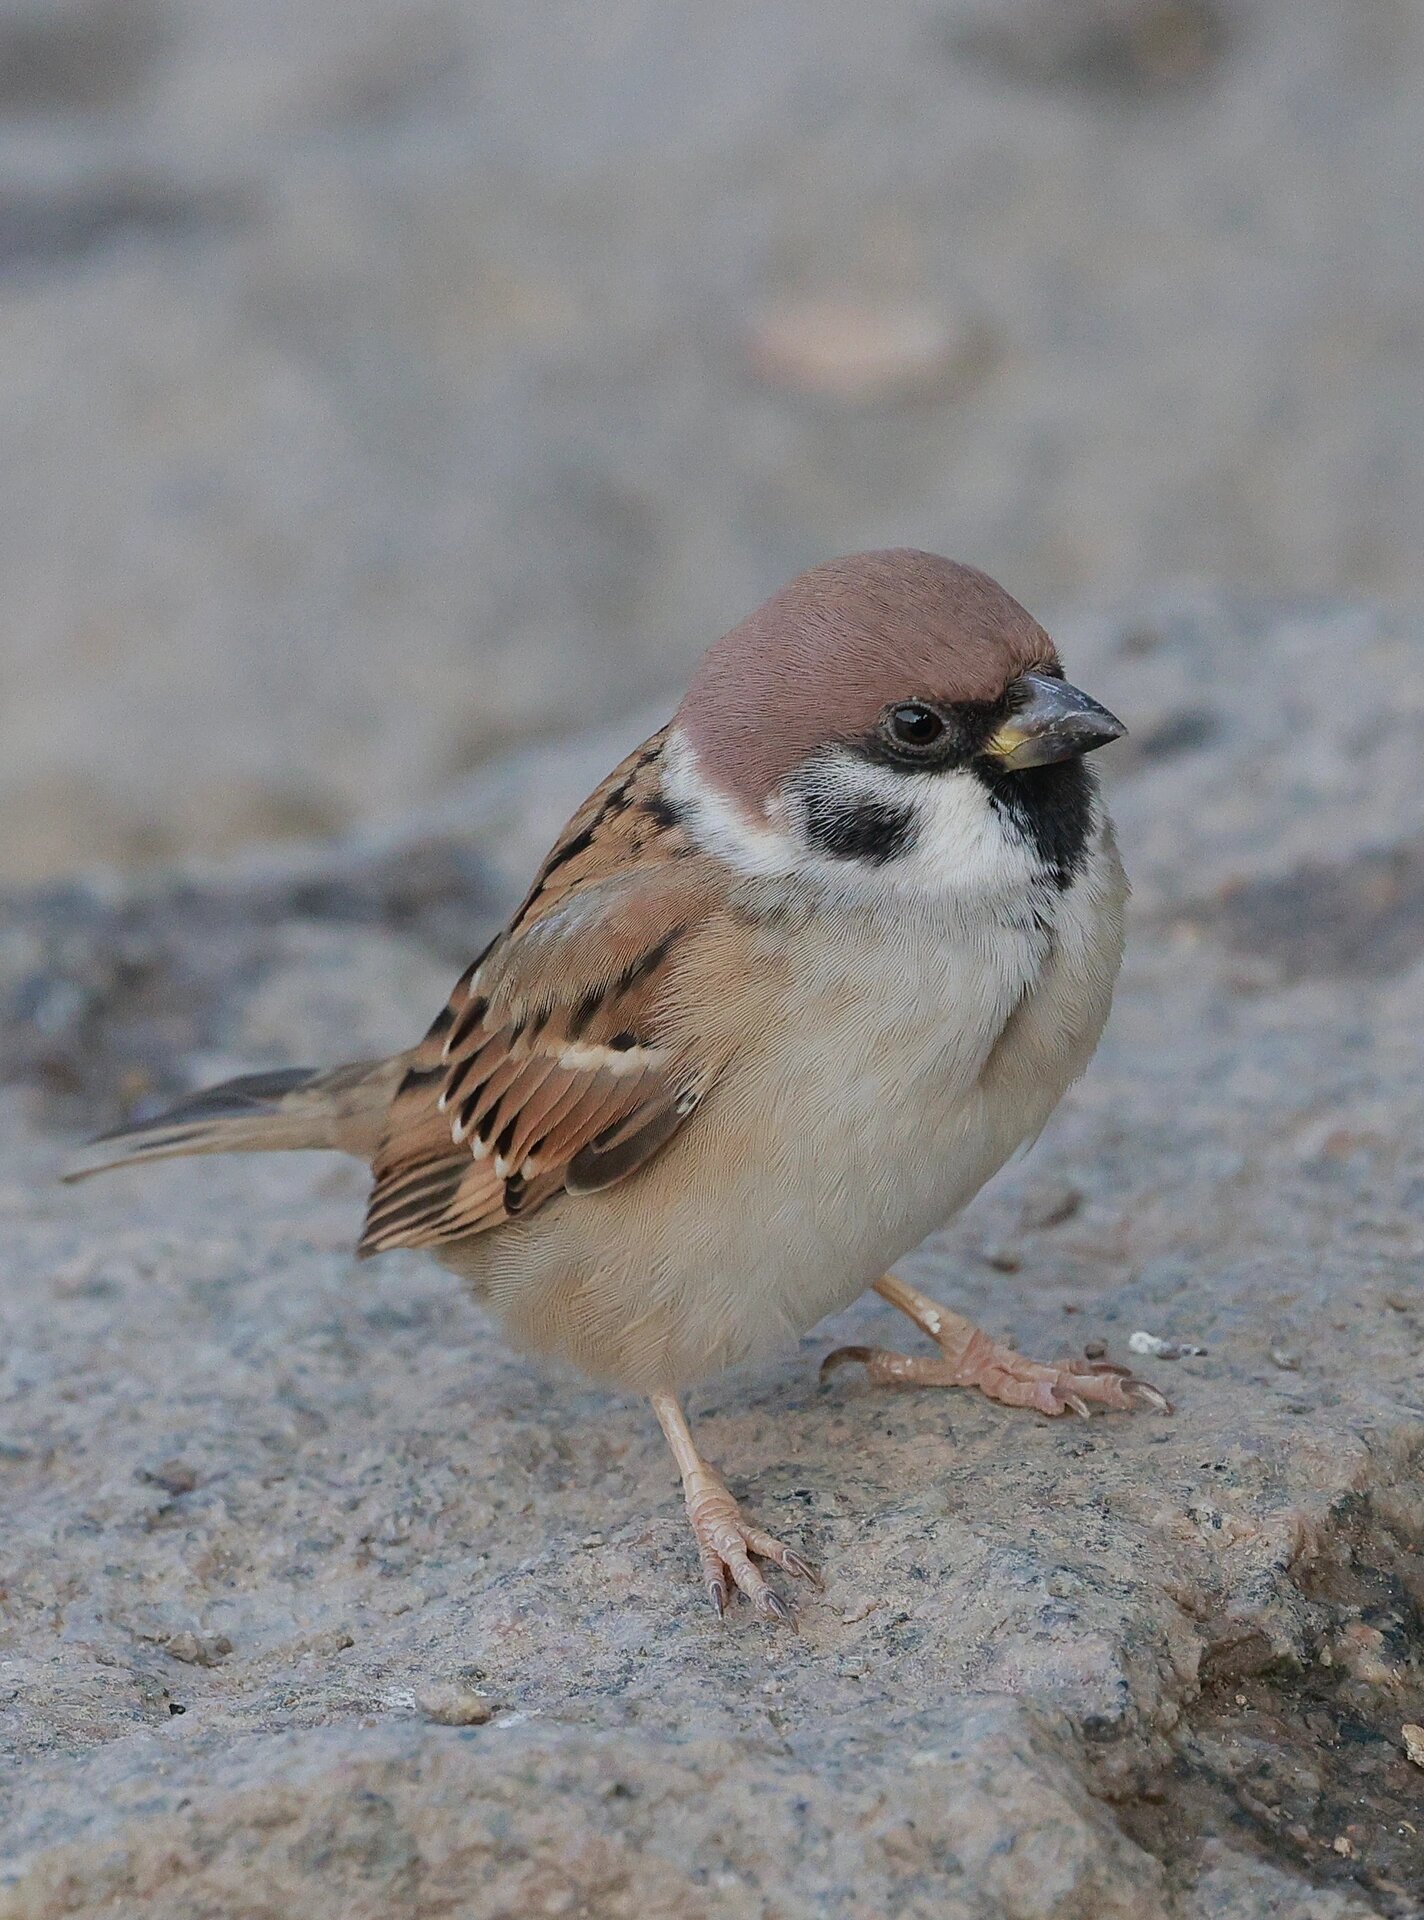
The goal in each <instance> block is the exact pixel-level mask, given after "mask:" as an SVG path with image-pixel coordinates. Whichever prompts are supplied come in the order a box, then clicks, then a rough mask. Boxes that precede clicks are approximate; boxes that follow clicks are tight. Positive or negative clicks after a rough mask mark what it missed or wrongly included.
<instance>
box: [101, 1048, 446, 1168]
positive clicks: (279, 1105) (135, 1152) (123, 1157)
mask: <svg viewBox="0 0 1424 1920" xmlns="http://www.w3.org/2000/svg"><path fill="white" fill-rule="evenodd" d="M408 1065H409V1058H408V1056H407V1055H405V1054H397V1055H396V1056H395V1058H394V1059H390V1060H360V1061H357V1062H355V1063H354V1064H353V1065H351V1066H346V1067H336V1068H333V1069H332V1070H331V1071H329V1072H320V1071H318V1070H317V1069H315V1068H312V1067H289V1068H284V1069H282V1070H281V1071H279V1072H274V1073H247V1074H243V1075H242V1077H241V1078H240V1079H237V1080H227V1081H224V1083H223V1084H222V1085H221V1086H218V1087H209V1088H207V1089H206V1090H205V1091H204V1092H202V1093H195V1094H190V1095H189V1096H188V1097H187V1098H186V1099H184V1100H180V1101H179V1102H178V1103H177V1105H176V1106H173V1107H170V1108H169V1109H168V1110H167V1112H165V1113H160V1114H157V1115H156V1116H155V1117H154V1118H153V1119H151V1120H138V1121H134V1122H132V1123H131V1124H130V1125H128V1126H123V1127H115V1128H114V1129H113V1131H112V1132H110V1133H104V1134H101V1135H100V1136H99V1138H98V1139H97V1140H94V1141H92V1142H91V1143H90V1145H89V1146H88V1147H86V1148H84V1149H83V1150H82V1151H81V1153H80V1154H79V1156H78V1158H77V1159H76V1160H75V1161H74V1163H73V1164H72V1165H71V1166H70V1167H69V1169H68V1170H67V1171H66V1173H65V1175H64V1178H65V1180H66V1181H68V1182H74V1181H77V1180H87V1179H88V1178H89V1177H90V1175H91V1174H95V1173H107V1172H109V1171H110V1169H112V1168H114V1167H127V1166H136V1165H138V1164H139V1163H140V1162H147V1161H150V1160H171V1159H176V1158H177V1157H178V1156H180V1155H184V1154H193V1153H268V1152H273V1151H284V1150H285V1151H291V1150H300V1149H302V1148H316V1149H322V1148H326V1149H331V1150H335V1151H337V1152H340V1153H350V1154H354V1155H355V1156H356V1158H357V1159H358V1160H366V1161H369V1160H371V1159H372V1158H373V1157H374V1155H375V1152H376V1149H377V1147H378V1146H379V1145H380V1140H381V1133H382V1130H383V1128H384V1126H385V1118H386V1112H387V1110H388V1108H389V1107H390V1104H391V1101H392V1100H393V1099H394V1098H395V1092H396V1088H397V1087H398V1086H399V1085H400V1083H401V1080H402V1079H403V1078H404V1075H405V1071H406V1068H407V1066H408Z"/></svg>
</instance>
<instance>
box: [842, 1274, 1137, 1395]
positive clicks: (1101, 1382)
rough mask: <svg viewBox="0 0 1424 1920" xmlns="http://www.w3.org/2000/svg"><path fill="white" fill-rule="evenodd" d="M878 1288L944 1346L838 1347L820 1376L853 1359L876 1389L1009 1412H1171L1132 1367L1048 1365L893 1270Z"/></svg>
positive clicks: (1077, 1362)
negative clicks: (978, 1400) (948, 1397)
mask: <svg viewBox="0 0 1424 1920" xmlns="http://www.w3.org/2000/svg"><path fill="white" fill-rule="evenodd" d="M875 1291H876V1292H877V1293H878V1294H879V1295H880V1296H881V1298H882V1299H884V1300H888V1301H889V1302H890V1304H891V1306H892V1307H898V1308H899V1309H900V1311H901V1313H907V1314H909V1316H910V1318H911V1319H912V1320H913V1321H914V1323H915V1325H916V1326H917V1327H919V1328H920V1330H921V1331H922V1332H924V1333H927V1334H928V1335H929V1337H930V1339H931V1340H933V1341H934V1343H935V1345H936V1346H937V1347H938V1348H939V1352H938V1353H937V1354H913V1355H912V1354H907V1353H891V1352H890V1351H888V1349H886V1348H884V1347H838V1348H837V1349H836V1351H835V1352H834V1353H830V1354H827V1356H826V1358H825V1359H824V1360H823V1361H822V1362H821V1377H822V1379H824V1378H825V1377H826V1375H827V1374H828V1373H830V1372H832V1371H833V1370H834V1369H835V1368H836V1367H839V1366H843V1365H844V1364H845V1363H846V1361H848V1360H859V1361H862V1362H863V1363H864V1365H865V1370H866V1373H867V1374H868V1376H869V1378H870V1380H871V1382H872V1384H873V1385H875V1386H877V1387H884V1386H901V1387H977V1388H978V1389H979V1391H980V1392H981V1393H984V1394H987V1395H988V1397H989V1398H990V1399H991V1400H1002V1401H1003V1403H1004V1404H1005V1406H1009V1407H1031V1408H1032V1409H1033V1411H1034V1412H1035V1413H1047V1414H1057V1413H1080V1414H1083V1415H1085V1416H1086V1415H1087V1413H1088V1412H1089V1410H1090V1408H1091V1407H1093V1406H1100V1407H1104V1408H1108V1409H1117V1410H1119V1411H1123V1412H1130V1411H1132V1410H1133V1409H1134V1408H1136V1407H1142V1406H1146V1407H1156V1408H1158V1409H1159V1411H1161V1412H1163V1413H1169V1412H1170V1411H1171V1408H1170V1406H1169V1404H1168V1402H1167V1401H1166V1399H1165V1398H1164V1397H1163V1396H1162V1395H1161V1394H1160V1393H1159V1392H1158V1391H1157V1389H1156V1387H1152V1386H1149V1385H1148V1384H1147V1382H1146V1381H1145V1380H1138V1379H1135V1378H1134V1377H1133V1375H1132V1374H1131V1373H1129V1372H1128V1370H1127V1368H1126V1367H1118V1366H1114V1365H1113V1364H1112V1363H1111V1361H1107V1360H1063V1361H1060V1362H1059V1363H1058V1364H1057V1365H1056V1366H1055V1365H1045V1364H1044V1363H1043V1362H1041V1361H1038V1360H1026V1359H1025V1358H1024V1356H1023V1355H1022V1354H1020V1353H1015V1352H1014V1350H1013V1348H1012V1347H1005V1346H1001V1345H1000V1344H999V1342H998V1341H996V1340H991V1339H990V1338H989V1336H988V1334H987V1333H984V1332H982V1331H981V1329H980V1328H978V1327H976V1326H975V1324H974V1322H973V1321H972V1320H966V1319H965V1318H964V1316H963V1314H959V1313H951V1312H950V1310H949V1308H948V1307H942V1306H941V1305H940V1303H939V1302H938V1300H932V1299H931V1298H930V1296H929V1295H928V1294H927V1293H921V1292H920V1290H919V1288H918V1287H911V1286H908V1285H907V1284H906V1283H905V1281H903V1280H897V1279H896V1278H895V1276H894V1274H891V1273H887V1274H886V1275H885V1276H884V1277H883V1279H880V1280H877V1281H876V1282H875Z"/></svg>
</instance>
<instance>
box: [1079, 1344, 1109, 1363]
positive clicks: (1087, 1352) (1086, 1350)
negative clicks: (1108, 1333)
mask: <svg viewBox="0 0 1424 1920" xmlns="http://www.w3.org/2000/svg"><path fill="white" fill-rule="evenodd" d="M1107 1351H1108V1343H1107V1341H1106V1340H1085V1341H1084V1342H1083V1358H1084V1359H1085V1360H1103V1359H1105V1358H1106V1357H1107Z"/></svg>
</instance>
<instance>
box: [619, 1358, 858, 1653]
mask: <svg viewBox="0 0 1424 1920" xmlns="http://www.w3.org/2000/svg"><path fill="white" fill-rule="evenodd" d="M652 1402H653V1411H654V1412H655V1413H656V1414H657V1416H658V1420H659V1422H660V1423H661V1426H662V1430H663V1432H664V1433H665V1434H666V1435H667V1438H668V1444H669V1446H670V1447H671V1448H672V1451H673V1458H674V1459H675V1460H676V1461H677V1465H678V1471H679V1472H680V1473H681V1475H682V1493H683V1499H684V1500H685V1501H686V1503H687V1517H688V1520H689V1521H690V1522H691V1525H692V1537H693V1538H694V1540H696V1542H697V1554H698V1558H699V1559H700V1560H701V1562H702V1577H703V1579H704V1581H705V1582H706V1584H707V1593H708V1597H709V1598H710V1600H711V1602H712V1605H713V1606H714V1607H715V1608H716V1610H717V1617H718V1619H719V1620H720V1619H721V1618H722V1616H723V1615H724V1614H725V1613H726V1611H727V1606H728V1603H729V1602H730V1600H731V1598H732V1595H733V1594H734V1593H744V1594H745V1595H746V1597H747V1599H748V1600H750V1601H751V1603H752V1607H753V1608H754V1610H755V1611H756V1612H757V1614H759V1615H760V1617H761V1618H762V1619H763V1620H778V1621H781V1622H783V1623H784V1624H785V1625H788V1626H789V1625H791V1624H793V1622H792V1614H791V1609H790V1607H788V1606H787V1604H786V1602H785V1601H784V1600H783V1599H782V1597H781V1595H780V1594H779V1593H778V1592H777V1591H776V1589H775V1587H773V1586H771V1585H770V1584H769V1583H768V1581H767V1579H766V1576H765V1575H764V1574H763V1572H762V1570H761V1568H760V1567H758V1566H757V1565H756V1561H758V1560H769V1561H770V1562H771V1564H772V1565H773V1566H776V1567H780V1568H781V1569H782V1571H783V1572H785V1573H790V1574H793V1575H795V1577H796V1578H797V1579H798V1580H809V1581H810V1583H811V1585H812V1586H813V1587H819V1586H820V1584H821V1576H820V1575H819V1574H818V1573H817V1571H816V1569H815V1568H814V1567H813V1566H812V1565H811V1563H810V1561H809V1560H805V1559H803V1558H802V1557H801V1555H800V1554H799V1553H796V1552H794V1551H793V1550H792V1548H790V1547H787V1546H783V1545H782V1543H781V1541H779V1540H777V1539H775V1538H774V1537H773V1536H772V1535H771V1534H769V1533H767V1532H766V1531H765V1529H764V1528H762V1527H757V1526H753V1525H752V1523H751V1521H750V1520H748V1519H747V1518H746V1516H745V1515H744V1514H743V1512H742V1510H741V1508H740V1507H739V1506H738V1505H737V1502H736V1501H735V1500H734V1499H733V1498H732V1496H731V1494H730V1493H729V1492H728V1491H727V1483H726V1482H725V1481H724V1480H723V1478H722V1476H721V1474H720V1473H718V1472H717V1470H716V1468H715V1467H709V1466H708V1464H707V1462H706V1461H705V1460H704V1459H703V1458H702V1455H701V1454H700V1453H699V1452H698V1451H697V1446H696V1443H695V1442H694V1440H693V1438H692V1430H691V1428H690V1427H689V1426H688V1424H687V1419H686V1416H685V1415H684V1414H683V1411H682V1408H681V1407H680V1406H679V1405H678V1403H677V1401H676V1399H675V1398H674V1397H673V1395H672V1394H670V1393H655V1394H653V1396H652Z"/></svg>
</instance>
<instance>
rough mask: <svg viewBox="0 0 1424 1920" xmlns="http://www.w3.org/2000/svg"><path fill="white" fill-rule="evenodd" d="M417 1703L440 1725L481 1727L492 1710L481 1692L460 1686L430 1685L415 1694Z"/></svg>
mask: <svg viewBox="0 0 1424 1920" xmlns="http://www.w3.org/2000/svg"><path fill="white" fill-rule="evenodd" d="M417 1705H418V1706H419V1708H420V1711H421V1712H422V1713H423V1714H424V1715H425V1717H426V1719H427V1720H433V1721H435V1722H436V1724H437V1725H438V1726H442V1727H482V1726H483V1725H484V1724H485V1722H486V1720H488V1719H489V1717H490V1715H491V1714H492V1713H493V1712H494V1708H493V1707H492V1706H491V1705H490V1703H489V1701H488V1700H486V1699H485V1697H484V1695H483V1694H482V1693H473V1692H471V1690H470V1689H469V1688H468V1687H460V1686H439V1687H430V1688H428V1689H427V1690H426V1691H425V1692H424V1693H422V1694H419V1695H418V1696H417Z"/></svg>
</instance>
